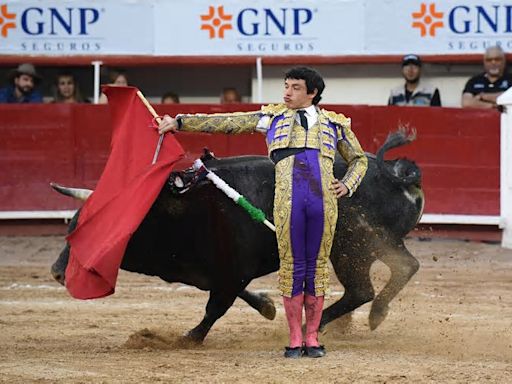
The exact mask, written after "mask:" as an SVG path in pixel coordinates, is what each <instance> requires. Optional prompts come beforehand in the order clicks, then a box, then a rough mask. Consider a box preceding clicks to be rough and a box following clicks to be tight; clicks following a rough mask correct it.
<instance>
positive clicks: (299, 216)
mask: <svg viewBox="0 0 512 384" xmlns="http://www.w3.org/2000/svg"><path fill="white" fill-rule="evenodd" d="M319 159H320V155H319V151H318V150H306V151H305V152H301V153H299V154H297V155H295V156H291V157H290V158H286V159H284V160H281V161H280V162H279V163H278V164H277V165H276V201H275V205H274V220H275V222H276V229H277V238H278V245H279V256H280V262H281V266H280V270H279V279H280V288H281V291H282V292H283V295H284V296H292V297H293V296H296V295H298V294H301V293H303V292H304V293H306V294H308V295H312V296H319V295H323V293H324V289H325V288H326V285H327V282H326V281H325V280H326V279H328V268H327V259H328V256H329V253H330V248H331V245H332V237H333V236H332V235H333V234H334V228H335V223H336V219H337V204H336V199H335V198H331V195H330V194H332V192H331V191H329V190H327V191H326V189H327V188H328V185H329V183H330V181H331V180H332V179H333V178H334V176H333V175H332V168H331V170H330V172H329V171H328V170H327V171H326V170H323V169H322V166H321V164H320V160H319ZM282 162H288V163H283V164H281V163H282ZM330 164H331V167H332V162H331V163H330ZM324 168H327V167H325V166H324ZM287 172H288V173H287ZM326 173H327V174H326ZM326 199H327V200H329V201H328V203H329V204H328V205H327V207H330V206H332V205H333V203H332V202H333V201H334V209H332V208H331V209H329V214H331V216H332V215H333V212H335V214H334V215H335V217H330V220H328V222H327V223H326V220H325V219H326V216H325V214H326V212H325V210H326V208H325V207H326V205H325V204H326V201H325V200H326ZM332 222H334V227H333V224H332ZM326 224H327V225H326ZM326 229H327V232H328V233H327V234H326ZM319 255H320V256H321V258H322V259H321V260H320V262H319ZM319 274H320V275H321V276H319ZM319 281H321V292H320V294H319V292H317V288H318V287H317V283H318V282H319Z"/></svg>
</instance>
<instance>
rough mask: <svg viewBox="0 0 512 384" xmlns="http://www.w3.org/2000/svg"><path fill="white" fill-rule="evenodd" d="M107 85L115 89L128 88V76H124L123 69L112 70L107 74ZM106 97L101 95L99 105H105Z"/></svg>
mask: <svg viewBox="0 0 512 384" xmlns="http://www.w3.org/2000/svg"><path fill="white" fill-rule="evenodd" d="M108 78H109V83H108V85H113V86H116V87H126V86H128V76H127V75H126V71H125V70H123V69H114V70H111V71H110V72H109V74H108ZM107 102H108V100H107V96H106V95H105V94H104V93H102V94H101V95H100V99H99V100H98V103H99V104H107Z"/></svg>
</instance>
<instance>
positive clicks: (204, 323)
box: [186, 290, 237, 343]
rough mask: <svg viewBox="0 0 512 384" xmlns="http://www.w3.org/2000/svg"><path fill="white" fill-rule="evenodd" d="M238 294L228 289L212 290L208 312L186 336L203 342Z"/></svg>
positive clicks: (207, 306) (194, 340)
mask: <svg viewBox="0 0 512 384" xmlns="http://www.w3.org/2000/svg"><path fill="white" fill-rule="evenodd" d="M236 296H237V293H236V292H228V291H227V290H226V291H222V292H221V291H213V290H212V291H210V298H209V299H208V303H207V304H206V313H205V315H204V317H203V320H201V322H200V323H199V325H197V326H196V327H195V328H193V329H192V330H190V331H189V332H188V333H187V334H186V338H187V339H189V340H191V341H193V342H196V343H201V342H202V341H203V340H204V338H205V337H206V335H207V334H208V332H209V331H210V328H211V327H212V326H213V324H214V323H215V322H216V321H217V320H218V319H219V318H221V317H222V316H223V315H224V314H225V313H226V311H227V310H228V309H229V307H231V306H232V305H233V303H234V301H235V299H236Z"/></svg>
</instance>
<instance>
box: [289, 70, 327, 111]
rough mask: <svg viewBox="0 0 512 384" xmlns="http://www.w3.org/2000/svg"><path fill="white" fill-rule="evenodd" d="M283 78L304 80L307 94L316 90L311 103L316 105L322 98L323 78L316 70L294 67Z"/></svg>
mask: <svg viewBox="0 0 512 384" xmlns="http://www.w3.org/2000/svg"><path fill="white" fill-rule="evenodd" d="M284 79H285V80H286V79H295V80H304V81H305V82H306V89H307V92H308V94H311V93H313V92H314V91H315V89H316V90H317V91H318V92H317V94H316V95H315V97H314V98H313V104H314V105H317V104H318V103H319V102H320V100H321V99H322V96H321V95H322V92H323V91H324V88H325V83H324V79H323V78H322V75H320V73H318V71H316V70H314V69H313V68H309V67H294V68H292V69H290V70H289V71H288V72H286V73H285V75H284Z"/></svg>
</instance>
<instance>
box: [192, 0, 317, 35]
mask: <svg viewBox="0 0 512 384" xmlns="http://www.w3.org/2000/svg"><path fill="white" fill-rule="evenodd" d="M313 14H314V10H311V9H308V8H279V10H273V9H270V8H263V9H256V8H244V9H242V10H240V12H238V14H236V15H234V14H229V13H226V12H225V11H224V6H222V5H221V6H218V7H214V6H209V7H208V13H207V14H205V15H200V17H201V22H202V24H201V30H206V31H208V36H209V38H210V39H215V38H219V39H223V38H224V36H225V35H224V33H225V32H226V31H228V30H232V29H234V27H235V28H236V30H237V31H238V33H240V34H241V35H242V36H268V37H272V36H274V37H275V36H281V37H282V36H301V35H302V34H303V27H304V26H305V25H306V24H308V23H310V22H311V20H312V19H313ZM234 16H236V18H235V20H233V17H234ZM233 21H235V24H234V25H233Z"/></svg>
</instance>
